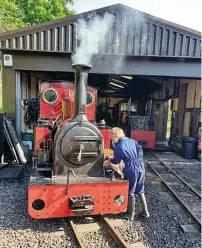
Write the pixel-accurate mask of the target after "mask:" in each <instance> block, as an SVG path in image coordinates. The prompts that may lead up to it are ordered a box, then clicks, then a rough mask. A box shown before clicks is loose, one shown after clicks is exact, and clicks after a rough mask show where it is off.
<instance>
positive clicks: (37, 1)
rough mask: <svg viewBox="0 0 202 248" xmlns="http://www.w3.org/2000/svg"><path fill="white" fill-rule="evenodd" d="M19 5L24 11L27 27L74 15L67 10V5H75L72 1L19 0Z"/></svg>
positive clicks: (24, 20)
mask: <svg viewBox="0 0 202 248" xmlns="http://www.w3.org/2000/svg"><path fill="white" fill-rule="evenodd" d="M17 3H18V5H19V6H20V8H21V9H22V11H23V22H24V23H25V25H26V26H29V25H33V24H38V23H41V22H46V21H52V20H57V19H60V18H63V17H67V16H69V15H73V14H74V11H71V10H69V9H68V8H67V4H72V3H73V1H72V0H17Z"/></svg>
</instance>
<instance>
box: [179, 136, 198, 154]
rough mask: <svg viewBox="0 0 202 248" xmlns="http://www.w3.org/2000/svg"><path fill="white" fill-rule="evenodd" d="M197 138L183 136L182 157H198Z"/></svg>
mask: <svg viewBox="0 0 202 248" xmlns="http://www.w3.org/2000/svg"><path fill="white" fill-rule="evenodd" d="M196 152H197V139H196V138H194V137H189V136H184V137H182V157H183V158H188V159H193V158H195V157H196Z"/></svg>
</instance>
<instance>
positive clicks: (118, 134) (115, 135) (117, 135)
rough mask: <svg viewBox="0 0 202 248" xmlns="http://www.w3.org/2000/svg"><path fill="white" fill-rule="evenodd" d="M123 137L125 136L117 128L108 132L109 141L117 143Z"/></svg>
mask: <svg viewBox="0 0 202 248" xmlns="http://www.w3.org/2000/svg"><path fill="white" fill-rule="evenodd" d="M122 137H125V134H124V132H123V130H122V129H121V128H119V127H114V128H112V129H111V131H110V139H111V140H112V141H113V142H114V143H117V142H118V141H119V139H120V138H122Z"/></svg>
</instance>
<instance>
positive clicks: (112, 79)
mask: <svg viewBox="0 0 202 248" xmlns="http://www.w3.org/2000/svg"><path fill="white" fill-rule="evenodd" d="M111 80H112V81H115V82H117V83H120V84H125V85H127V83H125V82H122V81H119V80H117V79H114V78H111Z"/></svg>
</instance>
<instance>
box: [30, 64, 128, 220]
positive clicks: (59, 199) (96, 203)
mask: <svg viewBox="0 0 202 248" xmlns="http://www.w3.org/2000/svg"><path fill="white" fill-rule="evenodd" d="M73 69H74V74H75V83H74V97H73V96H72V95H71V92H69V93H70V94H68V96H67V99H66V101H63V103H62V104H63V107H64V108H63V115H62V117H61V116H60V117H59V118H57V119H56V120H55V122H54V124H53V125H52V126H51V125H49V127H47V126H46V127H45V128H46V130H49V131H47V135H46V136H47V137H46V138H47V140H46V141H45V142H42V143H43V145H44V147H43V149H41V148H40V144H39V143H40V142H38V143H37V142H36V144H38V146H37V145H36V147H37V149H35V156H36V157H37V160H36V163H34V172H35V173H34V175H33V176H32V177H31V178H30V182H29V186H28V213H29V215H30V216H31V217H32V218H36V219H43V218H60V217H69V216H78V215H79V216H82V215H97V214H110V213H121V212H124V211H125V210H126V208H127V204H128V182H127V181H126V180H123V179H121V178H119V177H116V176H114V174H113V173H112V174H109V173H107V172H106V170H105V166H104V150H105V148H106V144H105V143H106V142H105V140H106V141H107V139H106V137H105V138H104V136H103V134H102V133H103V129H102V128H101V127H99V126H97V125H96V124H95V123H94V122H92V121H89V120H88V118H87V117H89V118H90V119H91V117H90V116H89V114H87V113H88V112H87V111H86V109H87V108H88V107H87V103H86V101H87V81H88V73H89V70H90V69H91V67H90V66H89V65H73ZM44 94H45V91H44ZM51 101H52V102H54V101H55V98H54V97H52V99H51ZM60 103H61V102H60ZM73 107H74V111H73ZM67 108H68V110H69V111H65V109H67ZM48 113H49V114H50V115H51V116H53V115H54V113H50V111H49V112H48ZM71 113H73V117H72V118H71ZM56 114H58V113H56ZM64 116H65V118H64ZM50 130H51V132H50ZM37 135H38V136H37ZM39 136H40V135H39V132H38V131H37V128H35V137H39ZM41 137H44V131H43V135H42V136H41Z"/></svg>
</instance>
